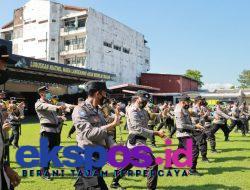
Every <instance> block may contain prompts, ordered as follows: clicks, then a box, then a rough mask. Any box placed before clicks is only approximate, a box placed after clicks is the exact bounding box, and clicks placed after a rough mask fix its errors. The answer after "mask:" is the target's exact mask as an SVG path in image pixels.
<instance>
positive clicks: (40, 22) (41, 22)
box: [38, 20, 48, 24]
mask: <svg viewBox="0 0 250 190" xmlns="http://www.w3.org/2000/svg"><path fill="white" fill-rule="evenodd" d="M46 22H48V20H41V21H39V22H38V24H43V23H46Z"/></svg>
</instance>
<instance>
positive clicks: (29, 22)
mask: <svg viewBox="0 0 250 190" xmlns="http://www.w3.org/2000/svg"><path fill="white" fill-rule="evenodd" d="M35 22H36V20H32V21H28V22H25V23H24V24H31V23H35Z"/></svg>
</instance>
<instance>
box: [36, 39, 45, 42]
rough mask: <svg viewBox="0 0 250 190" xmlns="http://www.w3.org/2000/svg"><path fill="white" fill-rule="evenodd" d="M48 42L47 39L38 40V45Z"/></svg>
mask: <svg viewBox="0 0 250 190" xmlns="http://www.w3.org/2000/svg"><path fill="white" fill-rule="evenodd" d="M42 42H46V39H42V40H38V43H42Z"/></svg>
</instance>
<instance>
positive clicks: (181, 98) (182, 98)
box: [179, 94, 191, 102]
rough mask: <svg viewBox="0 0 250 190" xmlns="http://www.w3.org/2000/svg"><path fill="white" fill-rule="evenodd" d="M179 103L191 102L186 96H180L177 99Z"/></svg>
mask: <svg viewBox="0 0 250 190" xmlns="http://www.w3.org/2000/svg"><path fill="white" fill-rule="evenodd" d="M179 100H180V101H183V102H191V100H190V97H189V96H188V95H185V94H184V95H182V96H181V97H180V98H179Z"/></svg>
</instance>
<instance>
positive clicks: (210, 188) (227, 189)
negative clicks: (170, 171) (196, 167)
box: [126, 184, 241, 190]
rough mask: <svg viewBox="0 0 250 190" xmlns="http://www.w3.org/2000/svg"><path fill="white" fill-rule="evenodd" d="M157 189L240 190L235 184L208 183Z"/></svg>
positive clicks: (136, 187) (134, 187) (138, 187)
mask: <svg viewBox="0 0 250 190" xmlns="http://www.w3.org/2000/svg"><path fill="white" fill-rule="evenodd" d="M126 188H132V189H143V187H142V186H133V185H131V186H127V187H126ZM157 189H164V190H166V189H168V190H176V189H182V190H201V189H202V190H219V189H220V190H240V189H241V188H240V187H237V186H226V185H221V184H208V185H189V186H167V185H166V186H158V187H157Z"/></svg>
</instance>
